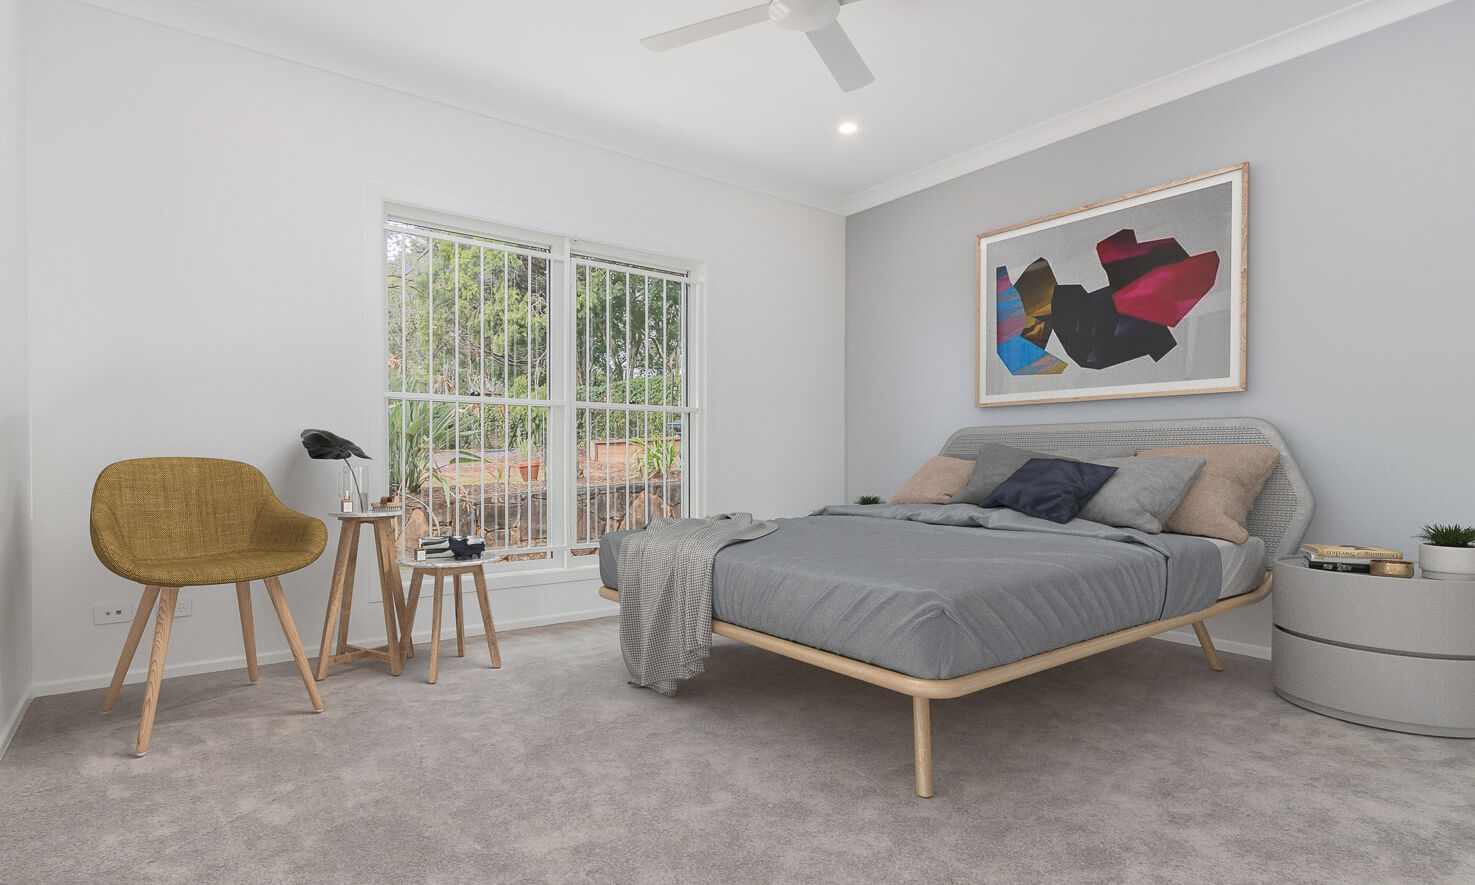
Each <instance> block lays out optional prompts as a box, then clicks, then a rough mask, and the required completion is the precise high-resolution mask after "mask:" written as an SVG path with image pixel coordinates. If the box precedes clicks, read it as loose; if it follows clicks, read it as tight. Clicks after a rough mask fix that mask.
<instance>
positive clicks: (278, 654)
mask: <svg viewBox="0 0 1475 885" xmlns="http://www.w3.org/2000/svg"><path fill="white" fill-rule="evenodd" d="M467 592H468V593H469V592H470V589H469V588H468V590H467ZM375 601H376V602H377V601H378V600H377V599H376V600H375ZM445 605H447V606H449V605H450V600H446V602H445ZM473 613H474V617H473ZM619 613H620V609H619V607H618V606H615V605H602V606H600V607H598V608H589V609H584V610H583V611H574V612H559V613H558V614H551V615H539V616H534V617H527V618H515V619H511V620H507V621H502V620H498V621H497V632H498V633H499V634H500V633H506V632H507V631H509V630H520V629H522V628H524V627H543V626H546V625H548V624H562V623H566V622H572V621H587V620H592V619H594V618H608V617H611V616H614V615H618V614H619ZM415 614H416V620H417V621H418V620H419V619H420V617H421V616H424V617H425V618H429V617H430V610H429V603H428V601H427V600H422V601H421V606H420V611H418V612H416V613H415ZM492 617H493V618H496V611H495V610H494V611H493V612H492ZM364 620H366V621H367V620H373V619H368V618H366V619H364ZM376 623H377V624H378V625H379V632H378V633H377V634H376V633H372V632H369V633H365V634H363V635H362V636H358V637H353V636H350V637H349V642H351V643H353V644H355V645H363V646H368V647H370V648H372V647H374V646H376V645H383V644H384V628H383V621H382V620H378V621H376ZM368 629H370V630H372V627H369V628H368ZM264 632H265V630H264V628H262V627H260V626H258V627H257V631H256V633H257V638H258V639H260V638H261V635H262V634H263V633H264ZM484 632H485V631H483V630H482V626H481V611H480V610H479V609H478V608H477V607H476V605H475V603H474V602H472V603H471V604H468V605H467V606H466V635H467V636H481V635H483V633H484ZM441 634H442V639H450V638H454V637H455V635H456V619H455V616H454V615H452V616H451V617H450V618H448V619H447V618H445V617H444V616H443V617H442V623H441ZM413 636H414V637H415V641H416V642H429V641H430V629H429V628H428V627H427V628H426V629H423V630H416V631H414V633H413ZM318 639H319V637H318V635H317V634H316V633H314V635H312V637H311V638H309V637H308V635H307V634H305V633H304V634H303V645H304V646H306V650H307V660H308V663H309V665H312V664H315V663H316V662H317V656H318V648H317V643H318ZM290 660H292V652H291V651H289V650H288V649H285V648H282V649H276V650H273V651H258V652H257V655H256V661H257V663H258V664H259V665H261V666H263V667H264V666H266V665H267V664H278V663H281V662H282V661H290ZM134 663H135V666H134V667H133V668H132V669H130V670H129V671H128V675H127V676H126V677H124V680H123V684H124V685H132V684H135V683H139V682H143V681H144V679H145V678H146V677H147V676H148V663H149V662H148V646H147V645H146V644H142V643H141V644H140V648H139V653H138V655H137V656H136V657H135V658H134ZM237 668H239V669H241V670H245V668H246V653H245V652H244V651H243V652H241V653H240V654H238V655H227V656H225V657H219V658H212V659H210V660H205V661H191V662H190V663H188V664H182V665H179V666H173V665H170V664H167V663H166V664H165V665H164V678H165V679H168V678H170V677H173V676H194V675H196V674H198V673H215V672H219V671H222V670H234V669H237ZM112 680H113V674H112V673H98V674H94V675H91V676H84V677H80V678H77V679H61V680H57V681H55V682H43V683H39V684H37V685H35V686H33V687H32V689H31V696H32V697H38V698H39V697H44V696H47V695H54V694H67V693H69V692H74V691H90V690H92V689H95V688H106V687H107V686H108V684H109V683H111V682H112ZM19 721H20V719H19V717H17V719H16V722H17V723H19Z"/></svg>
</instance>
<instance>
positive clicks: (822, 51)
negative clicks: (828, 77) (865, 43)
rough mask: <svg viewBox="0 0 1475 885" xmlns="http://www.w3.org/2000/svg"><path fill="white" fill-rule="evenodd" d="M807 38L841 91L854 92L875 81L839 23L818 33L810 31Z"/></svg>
mask: <svg viewBox="0 0 1475 885" xmlns="http://www.w3.org/2000/svg"><path fill="white" fill-rule="evenodd" d="M808 37H809V42H810V43H812V44H813V45H814V49H815V51H816V52H818V53H819V57H820V58H821V59H822V60H823V61H824V63H825V67H827V68H829V69H830V73H831V74H832V75H834V77H835V82H836V83H839V84H840V89H841V91H843V92H854V91H855V90H857V89H859V88H860V87H862V86H864V85H866V84H867V83H870V82H871V81H872V80H875V79H876V77H875V75H874V74H872V73H871V69H870V68H868V67H866V63H865V60H864V59H862V58H861V57H860V53H859V52H857V51H856V49H855V44H854V43H851V42H850V38H849V37H848V36H846V34H845V29H844V28H842V27H840V23H839V22H832V23H830V24H828V25H825V26H824V27H823V28H820V29H819V30H818V31H810V32H809V34H808Z"/></svg>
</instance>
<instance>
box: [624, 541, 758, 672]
mask: <svg viewBox="0 0 1475 885" xmlns="http://www.w3.org/2000/svg"><path fill="white" fill-rule="evenodd" d="M777 528H778V523H776V522H765V521H762V520H756V519H754V518H753V514H751V513H724V514H721V515H718V516H713V517H711V518H710V519H667V518H665V517H660V516H657V517H653V518H652V519H651V521H650V524H649V525H647V526H646V527H645V531H642V532H634V533H632V534H631V535H629V536H628V537H626V538H625V540H624V543H622V544H621V545H620V559H619V575H620V650H621V651H622V652H623V653H624V655H625V667H626V668H627V669H629V671H630V684H631V685H639V686H644V687H646V688H650V689H652V690H654V691H658V692H660V693H661V694H663V695H667V696H668V697H669V696H671V695H674V694H676V680H678V679H690V678H691V677H693V676H695V675H696V674H698V673H700V672H702V670H703V669H704V663H703V662H704V661H706V659H707V655H708V654H710V653H711V651H712V563H713V561H714V560H716V558H717V551H719V550H721V549H722V548H723V547H726V546H727V545H728V544H732V543H735V542H738V541H752V540H754V539H755V538H761V537H763V536H764V535H766V534H768V533H770V532H772V531H774V530H775V529H777Z"/></svg>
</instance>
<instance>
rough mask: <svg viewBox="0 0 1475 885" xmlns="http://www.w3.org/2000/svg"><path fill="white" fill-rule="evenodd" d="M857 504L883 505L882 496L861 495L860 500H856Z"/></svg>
mask: <svg viewBox="0 0 1475 885" xmlns="http://www.w3.org/2000/svg"><path fill="white" fill-rule="evenodd" d="M855 503H857V504H880V503H881V496H880V495H861V496H860V497H859V498H856V499H855Z"/></svg>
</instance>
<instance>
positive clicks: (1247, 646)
mask: <svg viewBox="0 0 1475 885" xmlns="http://www.w3.org/2000/svg"><path fill="white" fill-rule="evenodd" d="M1207 623H1208V625H1209V638H1211V639H1214V648H1217V649H1218V650H1219V651H1222V652H1228V653H1229V654H1233V655H1244V656H1245V657H1247V658H1259V659H1260V660H1262V661H1268V660H1270V646H1268V645H1256V644H1254V643H1252V642H1237V641H1235V640H1233V639H1217V638H1214V630H1213V625H1214V622H1213V621H1209V622H1207ZM1152 638H1153V639H1165V640H1167V641H1168V642H1176V643H1178V644H1179V645H1191V646H1194V647H1195V648H1197V647H1198V637H1197V636H1195V635H1194V634H1193V632H1192V631H1188V632H1179V631H1177V630H1169V631H1168V632H1166V633H1159V634H1158V635H1156V636H1154V637H1152Z"/></svg>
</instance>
